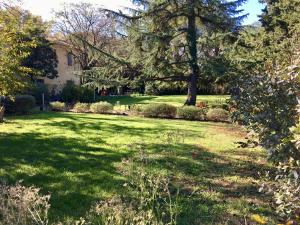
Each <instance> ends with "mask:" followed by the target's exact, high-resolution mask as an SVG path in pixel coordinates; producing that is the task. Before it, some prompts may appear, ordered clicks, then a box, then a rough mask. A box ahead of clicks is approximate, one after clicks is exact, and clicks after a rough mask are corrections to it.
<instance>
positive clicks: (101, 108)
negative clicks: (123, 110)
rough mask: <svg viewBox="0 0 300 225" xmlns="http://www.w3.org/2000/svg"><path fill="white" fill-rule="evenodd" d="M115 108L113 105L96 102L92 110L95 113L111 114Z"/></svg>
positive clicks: (92, 105)
mask: <svg viewBox="0 0 300 225" xmlns="http://www.w3.org/2000/svg"><path fill="white" fill-rule="evenodd" d="M113 108H114V107H113V105H112V104H110V103H108V102H96V103H93V104H91V107H90V110H91V111H92V112H93V113H109V112H111V111H112V110H113Z"/></svg>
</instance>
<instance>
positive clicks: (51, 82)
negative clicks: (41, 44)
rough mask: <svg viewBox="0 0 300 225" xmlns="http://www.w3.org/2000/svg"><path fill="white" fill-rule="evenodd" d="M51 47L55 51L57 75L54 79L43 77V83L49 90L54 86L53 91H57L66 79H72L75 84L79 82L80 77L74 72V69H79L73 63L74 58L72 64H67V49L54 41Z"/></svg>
mask: <svg viewBox="0 0 300 225" xmlns="http://www.w3.org/2000/svg"><path fill="white" fill-rule="evenodd" d="M52 47H53V48H54V49H55V51H56V55H57V59H58V64H57V72H58V77H57V78H54V79H48V78H45V79H44V83H45V84H46V85H47V86H48V88H49V91H52V89H53V88H54V90H55V92H56V93H58V92H60V91H61V90H62V88H63V87H64V85H65V84H66V82H67V81H69V80H72V81H74V83H75V84H80V78H79V77H78V76H76V75H75V74H74V72H75V71H78V70H80V67H79V65H78V64H76V63H75V61H74V59H73V60H72V61H73V65H72V66H68V59H67V55H68V50H67V48H66V47H65V46H64V44H61V43H54V44H53V45H52Z"/></svg>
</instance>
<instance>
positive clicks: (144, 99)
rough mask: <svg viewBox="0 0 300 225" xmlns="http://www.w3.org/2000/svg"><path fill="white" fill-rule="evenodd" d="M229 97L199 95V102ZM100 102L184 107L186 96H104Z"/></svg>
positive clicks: (217, 100)
mask: <svg viewBox="0 0 300 225" xmlns="http://www.w3.org/2000/svg"><path fill="white" fill-rule="evenodd" d="M228 98H229V96H228V95H199V96H197V101H198V102H199V101H206V102H208V103H209V104H212V103H223V102H225V101H226V99H228ZM98 100H99V101H107V102H109V103H112V104H114V105H115V104H116V103H117V102H119V103H120V105H134V104H150V103H168V104H172V105H175V106H182V105H183V104H184V102H185V100H186V96H185V95H164V96H134V95H133V96H107V97H106V96H102V97H99V98H98Z"/></svg>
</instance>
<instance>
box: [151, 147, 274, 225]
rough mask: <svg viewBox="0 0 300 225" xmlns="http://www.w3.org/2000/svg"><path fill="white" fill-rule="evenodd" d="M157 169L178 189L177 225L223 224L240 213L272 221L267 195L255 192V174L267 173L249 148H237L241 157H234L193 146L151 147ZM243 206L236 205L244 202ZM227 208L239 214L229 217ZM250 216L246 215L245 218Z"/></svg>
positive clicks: (237, 218)
mask: <svg viewBox="0 0 300 225" xmlns="http://www.w3.org/2000/svg"><path fill="white" fill-rule="evenodd" d="M148 147H149V148H148V150H149V152H154V154H155V155H156V158H154V164H151V167H156V169H157V170H167V171H169V172H170V173H171V174H172V176H174V177H173V179H174V182H175V183H177V184H178V185H179V186H180V187H181V193H182V194H183V195H184V196H185V197H184V198H181V200H180V201H181V204H182V205H183V206H184V207H182V214H181V216H180V222H179V224H222V223H220V222H222V221H223V222H224V223H223V224H225V221H226V220H227V221H229V224H236V222H237V221H235V222H232V223H230V220H232V219H234V216H236V218H235V220H239V219H243V216H244V215H243V212H242V211H243V210H244V211H245V208H247V210H248V212H247V213H258V214H261V215H264V216H271V217H273V218H274V213H273V212H272V211H271V210H270V209H269V206H268V202H267V201H266V196H265V195H263V194H261V193H259V192H258V188H259V185H258V183H257V182H256V181H258V179H259V177H258V172H262V173H263V172H264V171H267V170H270V167H269V166H268V165H266V164H264V163H259V162H257V161H254V160H253V158H251V157H253V155H252V154H249V155H247V154H246V157H245V154H244V155H243V153H246V152H247V151H248V149H236V150H235V151H236V152H240V153H239V154H241V155H243V156H244V158H234V157H233V156H232V155H230V154H226V153H224V152H220V153H216V152H212V151H210V150H208V149H205V148H201V147H199V146H196V145H189V144H173V145H172V144H154V145H151V146H148ZM243 201H244V203H243V204H244V205H243V206H242V207H240V206H238V204H239V202H243ZM229 205H231V206H230V207H237V208H239V209H238V210H240V212H239V213H240V215H229V214H230V212H229V211H228V210H229V209H228V208H229ZM247 216H249V214H248V215H247Z"/></svg>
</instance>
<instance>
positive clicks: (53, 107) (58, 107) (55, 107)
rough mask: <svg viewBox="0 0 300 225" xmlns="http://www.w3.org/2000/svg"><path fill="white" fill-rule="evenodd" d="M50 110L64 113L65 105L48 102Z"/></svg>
mask: <svg viewBox="0 0 300 225" xmlns="http://www.w3.org/2000/svg"><path fill="white" fill-rule="evenodd" d="M50 108H51V110H52V111H57V112H59V111H62V112H63V111H66V104H65V103H64V102H50Z"/></svg>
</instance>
